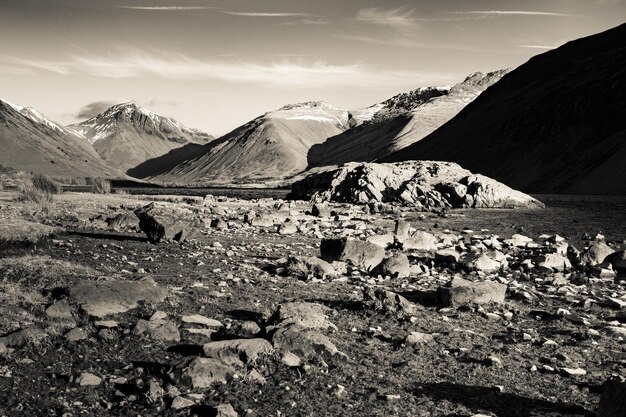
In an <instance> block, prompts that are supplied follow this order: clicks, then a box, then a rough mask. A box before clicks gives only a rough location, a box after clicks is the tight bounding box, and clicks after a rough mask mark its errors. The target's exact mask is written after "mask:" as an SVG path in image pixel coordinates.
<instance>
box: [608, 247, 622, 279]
mask: <svg viewBox="0 0 626 417" xmlns="http://www.w3.org/2000/svg"><path fill="white" fill-rule="evenodd" d="M604 262H609V263H610V264H611V265H612V266H613V269H615V270H616V271H618V272H621V273H625V272H626V249H625V250H620V251H617V252H614V253H612V254H610V255H609V256H607V257H606V258H604Z"/></svg>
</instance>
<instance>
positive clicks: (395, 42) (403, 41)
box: [336, 34, 484, 52]
mask: <svg viewBox="0 0 626 417" xmlns="http://www.w3.org/2000/svg"><path fill="white" fill-rule="evenodd" d="M336 37H338V38H340V39H345V40H348V41H354V42H363V43H369V44H372V45H386V46H396V47H400V48H415V49H441V50H456V51H475V52H481V51H484V50H482V49H479V48H474V47H466V46H460V45H444V44H434V43H432V42H422V41H419V40H416V39H414V38H409V37H406V36H395V37H373V36H370V35H348V34H340V35H336Z"/></svg>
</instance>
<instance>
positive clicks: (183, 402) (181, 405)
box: [170, 395, 195, 410]
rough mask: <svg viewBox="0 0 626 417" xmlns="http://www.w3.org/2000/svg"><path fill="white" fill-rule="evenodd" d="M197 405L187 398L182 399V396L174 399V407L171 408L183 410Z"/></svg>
mask: <svg viewBox="0 0 626 417" xmlns="http://www.w3.org/2000/svg"><path fill="white" fill-rule="evenodd" d="M194 405H195V403H194V402H193V401H191V400H189V399H187V398H185V397H181V396H180V395H179V396H177V397H174V400H173V401H172V405H171V406H170V407H171V408H172V409H173V410H183V409H185V408H189V407H193V406H194Z"/></svg>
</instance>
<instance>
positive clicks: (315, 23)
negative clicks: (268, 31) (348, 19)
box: [275, 18, 330, 26]
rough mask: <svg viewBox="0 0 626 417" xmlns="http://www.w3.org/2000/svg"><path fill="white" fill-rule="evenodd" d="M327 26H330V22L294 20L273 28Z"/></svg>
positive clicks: (312, 19) (313, 19) (278, 24)
mask: <svg viewBox="0 0 626 417" xmlns="http://www.w3.org/2000/svg"><path fill="white" fill-rule="evenodd" d="M329 24H330V21H328V20H326V19H322V18H308V19H300V20H294V21H291V22H282V23H275V26H300V25H310V26H320V25H329Z"/></svg>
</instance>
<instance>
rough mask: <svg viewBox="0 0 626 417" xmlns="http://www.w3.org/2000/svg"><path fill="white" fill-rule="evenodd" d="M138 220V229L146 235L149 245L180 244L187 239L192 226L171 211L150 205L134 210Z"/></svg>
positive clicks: (153, 204)
mask: <svg viewBox="0 0 626 417" xmlns="http://www.w3.org/2000/svg"><path fill="white" fill-rule="evenodd" d="M135 215H136V216H137V218H138V219H139V228H140V229H141V231H142V232H144V233H145V234H146V236H147V237H148V240H149V241H150V243H154V244H156V243H159V242H161V241H163V240H175V241H178V242H182V241H184V240H185V239H187V237H188V235H189V233H190V232H191V230H192V228H193V227H192V225H191V224H190V222H188V221H187V220H185V219H183V218H182V216H181V215H180V214H178V213H176V212H175V211H173V210H166V209H165V208H163V207H160V206H157V205H155V203H150V204H148V205H146V206H143V207H140V208H138V209H137V210H135Z"/></svg>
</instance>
